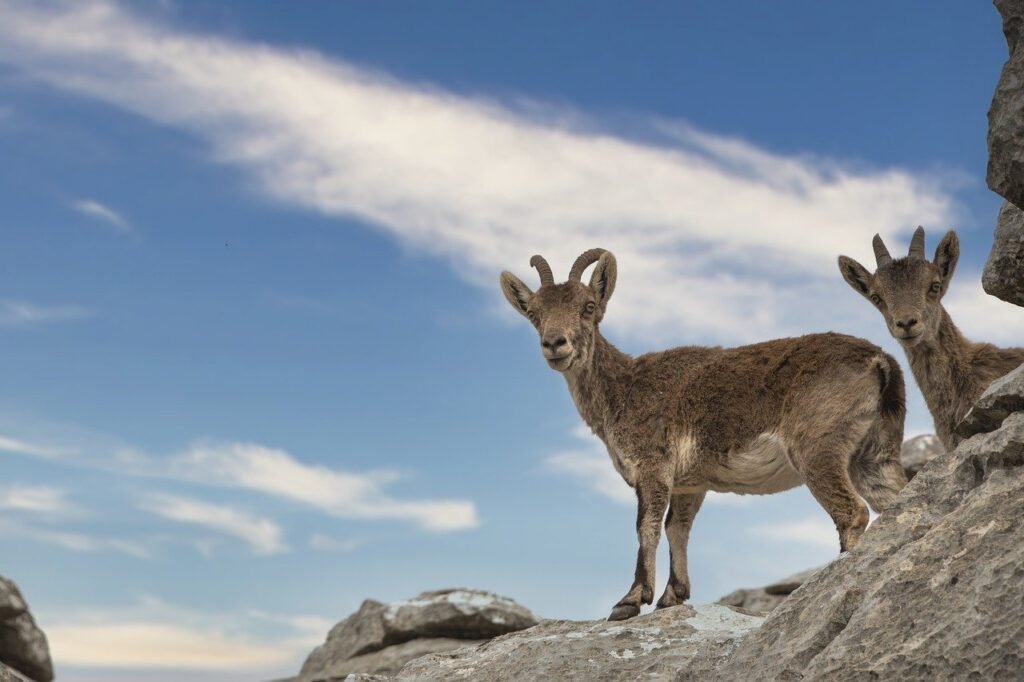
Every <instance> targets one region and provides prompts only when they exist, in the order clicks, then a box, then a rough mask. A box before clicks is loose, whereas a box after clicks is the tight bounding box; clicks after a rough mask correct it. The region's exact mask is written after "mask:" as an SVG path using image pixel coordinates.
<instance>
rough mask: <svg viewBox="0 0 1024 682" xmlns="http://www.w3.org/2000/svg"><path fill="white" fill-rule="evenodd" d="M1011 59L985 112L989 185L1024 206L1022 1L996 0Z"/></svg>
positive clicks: (1023, 20)
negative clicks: (986, 116)
mask: <svg viewBox="0 0 1024 682" xmlns="http://www.w3.org/2000/svg"><path fill="white" fill-rule="evenodd" d="M994 4H995V6H996V8H997V9H998V10H999V13H1000V14H1001V15H1002V17H1003V33H1004V34H1005V35H1006V42H1007V45H1008V46H1009V48H1010V57H1009V59H1007V61H1006V64H1004V65H1003V70H1002V73H1001V74H1000V77H999V83H998V85H996V92H995V95H994V96H993V98H992V105H991V107H989V111H988V151H989V158H988V186H989V187H990V188H992V190H993V191H994V192H997V193H998V194H1000V195H1002V196H1003V198H1005V199H1008V200H1009V201H1010V202H1012V203H1014V204H1016V205H1017V206H1024V41H1021V39H1020V35H1021V27H1022V25H1024V0H995V3H994Z"/></svg>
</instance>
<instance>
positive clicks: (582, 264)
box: [569, 249, 607, 282]
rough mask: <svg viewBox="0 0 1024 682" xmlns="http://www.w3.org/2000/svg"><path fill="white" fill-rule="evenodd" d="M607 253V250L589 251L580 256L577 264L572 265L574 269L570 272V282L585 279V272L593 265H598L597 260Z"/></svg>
mask: <svg viewBox="0 0 1024 682" xmlns="http://www.w3.org/2000/svg"><path fill="white" fill-rule="evenodd" d="M605 253H607V251H606V250H605V249H587V250H586V251H584V252H583V253H581V254H580V257H579V258H577V259H576V262H575V263H573V264H572V268H571V269H570V270H569V280H570V281H572V280H576V281H577V282H579V281H580V278H581V277H583V271H584V270H586V269H587V267H588V266H590V264H591V263H596V262H597V259H598V258H600V257H601V256H603V255H604V254H605Z"/></svg>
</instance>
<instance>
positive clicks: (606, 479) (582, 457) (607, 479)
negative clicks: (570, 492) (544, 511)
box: [544, 426, 754, 506]
mask: <svg viewBox="0 0 1024 682" xmlns="http://www.w3.org/2000/svg"><path fill="white" fill-rule="evenodd" d="M573 436H575V437H576V438H578V439H579V440H580V441H582V445H583V447H582V448H580V449H574V450H566V451H564V452H558V453H555V454H553V455H551V456H549V457H547V458H546V459H545V460H544V466H545V468H546V469H547V470H548V471H552V472H555V473H559V474H565V475H567V476H569V477H570V478H573V479H575V480H576V482H577V483H578V484H579V485H581V486H583V487H584V488H587V489H588V490H590V491H591V492H594V493H596V494H598V495H601V496H602V497H605V498H607V499H609V500H611V501H613V502H617V503H619V504H623V505H630V506H633V505H636V493H635V492H634V491H633V489H632V488H630V487H629V484H628V483H626V481H624V480H623V478H622V476H620V475H619V472H617V471H616V470H615V467H614V466H612V462H611V458H610V457H609V456H608V452H607V450H606V449H605V446H604V443H602V442H601V440H600V439H599V438H598V437H597V436H595V435H593V434H592V433H591V432H590V430H589V429H587V427H585V426H578V427H576V428H575V429H574V430H573ZM753 500H754V498H752V497H750V496H743V495H734V494H732V493H719V492H715V491H713V490H712V491H709V492H708V494H707V496H706V497H705V498H704V501H705V502H706V503H711V504H726V505H747V504H749V503H751V502H752V501H753Z"/></svg>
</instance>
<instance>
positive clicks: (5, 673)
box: [0, 663, 33, 682]
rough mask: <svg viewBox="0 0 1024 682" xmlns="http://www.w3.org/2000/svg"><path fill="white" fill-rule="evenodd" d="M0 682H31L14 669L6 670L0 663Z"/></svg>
mask: <svg viewBox="0 0 1024 682" xmlns="http://www.w3.org/2000/svg"><path fill="white" fill-rule="evenodd" d="M0 682H33V681H32V680H30V679H28V678H27V677H25V676H24V675H22V674H21V673H19V672H18V671H17V670H15V669H14V668H8V667H7V666H6V665H4V664H3V663H0Z"/></svg>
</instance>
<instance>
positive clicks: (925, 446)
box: [900, 433, 946, 481]
mask: <svg viewBox="0 0 1024 682" xmlns="http://www.w3.org/2000/svg"><path fill="white" fill-rule="evenodd" d="M945 451H946V449H945V448H944V447H942V441H940V440H939V438H938V436H934V435H932V434H930V433H928V434H924V435H920V436H914V437H913V438H910V439H908V440H907V441H905V442H904V443H903V448H902V449H901V450H900V464H902V465H903V472H904V473H905V474H906V475H907V480H908V481H909V480H910V479H912V478H913V477H914V476H916V475H917V472H919V471H920V470H921V469H923V468H924V465H925V464H927V463H928V462H930V461H932V460H933V459H935V457H937V456H938V455H941V454H942V453H944V452H945Z"/></svg>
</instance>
